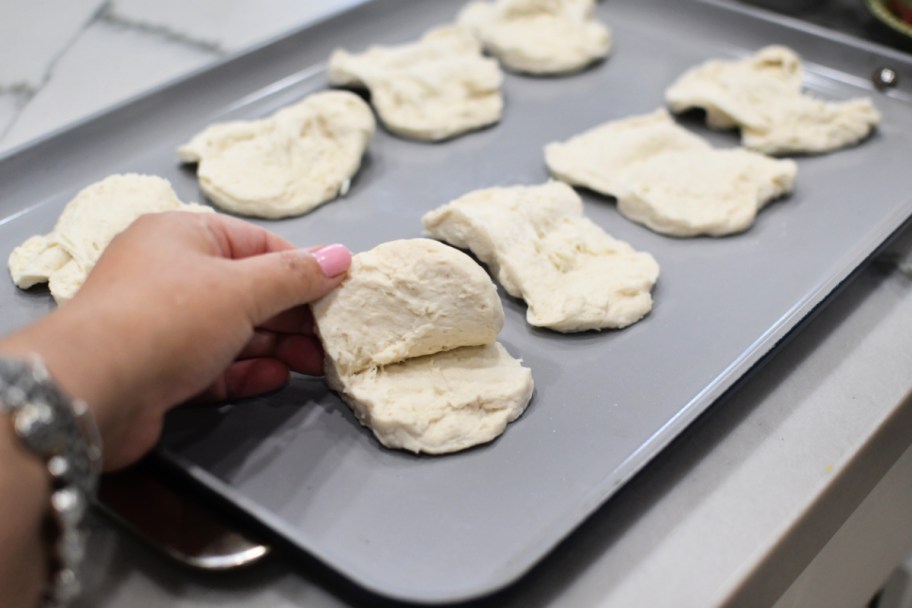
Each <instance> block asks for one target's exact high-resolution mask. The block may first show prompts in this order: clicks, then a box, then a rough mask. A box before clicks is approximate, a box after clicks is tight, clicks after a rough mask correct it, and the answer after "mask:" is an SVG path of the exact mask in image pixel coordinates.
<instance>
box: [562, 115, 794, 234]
mask: <svg viewBox="0 0 912 608" xmlns="http://www.w3.org/2000/svg"><path fill="white" fill-rule="evenodd" d="M545 159H546V162H547V164H548V168H549V169H550V170H551V173H552V174H553V175H554V176H555V177H558V178H559V179H562V180H564V181H566V182H568V183H570V184H573V185H579V186H585V187H587V188H591V189H592V190H595V191H597V192H600V193H602V194H606V195H609V196H614V197H615V198H617V202H618V211H620V212H621V213H622V214H623V215H624V216H625V217H627V218H628V219H630V220H632V221H634V222H638V223H641V224H644V225H645V226H647V227H649V228H650V229H652V230H654V231H656V232H660V233H662V234H667V235H671V236H679V237H690V236H698V235H709V236H723V235H727V234H734V233H737V232H743V231H744V230H747V229H748V228H749V227H750V226H751V225H752V224H753V222H754V220H755V218H756V215H757V212H758V211H759V210H760V209H761V208H763V206H764V205H766V204H767V203H768V202H770V201H771V200H773V199H775V198H778V197H781V196H783V195H785V194H788V193H790V192H791V191H792V190H793V189H794V185H795V177H796V175H797V170H798V169H797V165H796V164H795V163H794V161H791V160H777V159H771V158H768V157H766V156H763V155H762V154H759V153H757V152H751V151H748V150H740V149H730V150H717V149H714V148H712V147H711V146H710V145H709V144H708V143H706V142H705V141H703V140H702V139H700V138H698V137H696V136H695V135H692V134H691V133H689V132H688V131H687V130H686V129H684V128H682V127H680V126H678V125H677V124H675V122H674V120H672V118H671V117H670V116H669V115H668V112H666V111H665V110H659V111H657V112H654V113H652V114H647V115H644V116H637V117H634V118H628V119H626V120H620V121H615V122H609V123H606V124H604V125H601V126H598V127H596V128H594V129H592V130H590V131H587V132H585V133H583V134H581V135H578V136H576V137H573V138H571V139H569V140H568V141H566V142H561V143H553V144H549V145H548V146H546V148H545Z"/></svg>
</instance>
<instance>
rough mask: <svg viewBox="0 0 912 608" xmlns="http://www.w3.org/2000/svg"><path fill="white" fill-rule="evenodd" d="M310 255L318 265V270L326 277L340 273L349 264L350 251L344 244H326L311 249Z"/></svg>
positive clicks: (346, 268)
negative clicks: (314, 249)
mask: <svg viewBox="0 0 912 608" xmlns="http://www.w3.org/2000/svg"><path fill="white" fill-rule="evenodd" d="M312 255H313V256H314V258H316V260H317V264H319V265H320V270H322V271H323V274H324V275H325V276H327V277H334V276H337V275H340V274H342V273H343V272H345V271H346V270H348V267H349V266H351V259H352V256H351V252H350V251H349V250H348V247H346V246H345V245H339V244H335V245H326V246H325V247H320V248H319V249H317V250H316V251H313V252H312Z"/></svg>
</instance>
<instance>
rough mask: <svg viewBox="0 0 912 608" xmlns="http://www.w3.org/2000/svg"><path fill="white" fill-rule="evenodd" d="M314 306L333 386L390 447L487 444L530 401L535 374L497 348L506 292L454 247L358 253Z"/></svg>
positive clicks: (435, 449) (393, 246)
mask: <svg viewBox="0 0 912 608" xmlns="http://www.w3.org/2000/svg"><path fill="white" fill-rule="evenodd" d="M311 308H312V310H313V316H314V322H315V326H316V329H317V333H318V334H319V336H320V339H321V341H322V343H323V348H324V351H325V353H326V361H325V368H326V379H327V382H328V383H329V386H330V387H331V388H332V389H333V390H335V391H337V392H338V393H339V394H340V395H341V396H342V398H343V400H344V401H345V402H346V403H347V404H348V405H349V406H350V407H351V408H352V410H353V411H354V413H355V415H356V416H357V418H358V420H359V421H360V422H361V423H362V424H363V425H365V426H367V427H369V428H371V429H372V430H373V432H374V435H375V436H376V437H377V439H378V440H379V441H380V443H382V444H383V445H385V446H386V447H389V448H401V449H405V450H410V451H412V452H426V453H430V454H441V453H445V452H453V451H456V450H461V449H465V448H467V447H471V446H473V445H477V444H480V443H485V442H488V441H491V440H492V439H494V438H495V437H497V436H498V435H500V434H501V433H502V432H503V431H504V429H505V427H506V425H507V423H509V422H511V421H513V420H515V419H516V418H517V417H519V415H520V414H522V412H523V411H524V410H525V408H526V406H527V405H528V403H529V399H530V398H531V395H532V374H531V372H530V371H529V370H528V369H527V368H524V367H522V365H521V364H520V362H519V361H517V360H516V359H513V358H512V357H511V356H510V355H509V354H508V353H507V351H506V350H505V349H504V348H503V346H501V345H500V344H498V343H497V342H496V338H497V334H498V333H499V332H500V329H501V327H502V326H503V318H504V317H503V308H502V307H501V303H500V299H499V298H498V296H497V289H496V287H495V286H494V284H493V283H492V282H491V279H490V278H489V277H488V275H487V274H486V273H485V271H484V269H483V268H481V267H480V266H479V265H478V264H476V263H475V262H474V261H473V260H472V259H471V258H470V257H469V256H467V255H465V254H464V253H462V252H460V251H458V250H456V249H453V248H452V247H448V246H446V245H443V244H442V243H438V242H436V241H432V240H429V239H410V240H401V241H392V242H389V243H385V244H383V245H380V246H378V247H376V248H374V249H372V250H370V251H368V252H365V253H361V254H358V255H356V256H354V258H353V259H352V266H351V269H350V270H349V275H348V277H347V278H346V279H345V280H344V281H343V282H342V284H341V285H340V286H339V287H338V288H337V289H335V290H334V291H332V292H330V293H329V294H328V295H327V296H325V297H324V298H322V299H320V300H319V301H317V302H315V303H314V304H313V305H312V307H311Z"/></svg>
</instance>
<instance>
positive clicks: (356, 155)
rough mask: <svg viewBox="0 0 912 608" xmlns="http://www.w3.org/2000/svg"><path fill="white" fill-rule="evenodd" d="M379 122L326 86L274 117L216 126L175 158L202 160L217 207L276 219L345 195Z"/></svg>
mask: <svg viewBox="0 0 912 608" xmlns="http://www.w3.org/2000/svg"><path fill="white" fill-rule="evenodd" d="M375 126H376V123H375V121H374V115H373V113H372V112H371V110H370V108H369V107H368V105H367V104H366V103H365V102H364V101H363V100H362V99H361V98H360V97H358V96H357V95H355V94H353V93H349V92H347V91H329V92H325V93H317V94H315V95H311V96H310V97H307V98H306V99H304V100H303V101H301V102H298V103H296V104H294V105H292V106H289V107H287V108H283V109H282V110H279V111H278V112H276V113H275V114H274V115H272V116H271V117H269V118H264V119H261V120H254V121H250V122H243V121H234V122H226V123H217V124H214V125H211V126H210V127H208V128H207V129H205V130H204V131H202V132H201V133H199V134H197V135H195V136H194V137H193V138H192V139H191V140H190V141H189V142H187V143H186V144H184V145H183V146H181V147H180V148H179V149H178V158H179V159H180V160H181V162H184V163H199V166H198V167H197V176H198V177H199V183H200V188H202V190H203V192H204V193H205V194H206V196H207V197H209V199H210V200H212V202H213V203H215V204H216V205H218V206H219V207H221V208H223V209H226V210H228V211H231V212H233V213H238V214H241V215H247V216H253V217H262V218H269V219H278V218H283V217H290V216H295V215H301V214H304V213H307V212H308V211H311V210H312V209H314V208H315V207H317V206H319V205H322V204H323V203H326V202H328V201H331V200H333V199H334V198H336V197H337V196H339V195H343V194H345V192H346V191H347V190H348V186H349V184H350V183H351V179H352V177H353V176H354V175H355V173H357V172H358V169H359V167H360V166H361V158H362V156H363V155H364V152H365V151H366V150H367V146H368V144H369V143H370V140H371V138H372V137H373V135H374V129H375Z"/></svg>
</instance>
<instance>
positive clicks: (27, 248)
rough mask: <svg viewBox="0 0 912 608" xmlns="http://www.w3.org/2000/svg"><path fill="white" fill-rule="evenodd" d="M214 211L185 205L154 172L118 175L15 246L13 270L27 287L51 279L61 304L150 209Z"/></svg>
mask: <svg viewBox="0 0 912 608" xmlns="http://www.w3.org/2000/svg"><path fill="white" fill-rule="evenodd" d="M163 211H191V212H212V209H211V208H210V207H206V206H204V205H198V204H196V203H190V204H184V203H182V202H181V201H180V200H179V199H178V198H177V195H176V194H175V193H174V190H173V189H172V188H171V184H170V183H169V182H168V181H167V180H164V179H162V178H160V177H156V176H154V175H138V174H135V173H131V174H126V175H112V176H110V177H107V178H105V179H103V180H102V181H100V182H96V183H94V184H92V185H90V186H88V187H86V188H84V189H83V190H82V191H80V192H79V194H77V195H76V197H75V198H73V200H71V201H70V202H69V203H68V204H67V206H66V207H65V208H64V210H63V212H62V213H61V214H60V218H59V219H58V220H57V224H56V225H55V227H54V230H53V232H51V233H50V234H47V235H38V236H33V237H31V238H29V239H27V240H26V241H25V242H24V243H23V244H22V245H20V246H19V247H17V248H16V249H14V250H13V252H12V253H11V254H10V257H9V262H8V265H9V271H10V275H11V276H12V278H13V282H14V283H15V284H16V285H17V286H18V287H20V288H22V289H28V288H29V287H32V286H33V285H37V284H39V283H49V287H50V291H51V295H52V296H53V297H54V300H56V301H57V302H58V303H62V302H65V301H66V300H69V299H70V298H72V297H73V296H74V295H75V294H76V292H77V291H78V290H79V288H80V287H81V286H82V284H83V282H84V281H85V279H86V277H87V276H88V274H89V272H90V271H91V270H92V268H93V267H94V266H95V263H96V262H97V261H98V258H99V257H101V254H102V252H103V251H104V249H105V248H106V247H107V246H108V244H109V243H110V242H111V240H112V239H113V238H114V237H115V236H117V235H118V234H119V233H120V232H123V231H124V230H125V229H126V228H127V226H129V225H130V224H132V223H133V221H134V220H136V218H138V217H139V216H140V215H143V214H146V213H160V212H163Z"/></svg>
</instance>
